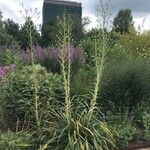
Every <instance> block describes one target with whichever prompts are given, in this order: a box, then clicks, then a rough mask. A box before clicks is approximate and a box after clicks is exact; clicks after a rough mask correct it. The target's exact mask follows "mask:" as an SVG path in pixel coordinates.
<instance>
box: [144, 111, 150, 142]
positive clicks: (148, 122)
mask: <svg viewBox="0 0 150 150" xmlns="http://www.w3.org/2000/svg"><path fill="white" fill-rule="evenodd" d="M143 125H144V127H145V130H144V137H145V139H147V140H150V111H149V112H148V111H144V112H143Z"/></svg>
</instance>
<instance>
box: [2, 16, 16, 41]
mask: <svg viewBox="0 0 150 150" xmlns="http://www.w3.org/2000/svg"><path fill="white" fill-rule="evenodd" d="M4 27H5V30H6V33H7V34H9V35H11V36H13V37H14V38H15V39H16V40H17V41H18V40H19V25H18V24H17V23H15V22H14V21H13V20H10V19H7V20H5V22H4Z"/></svg>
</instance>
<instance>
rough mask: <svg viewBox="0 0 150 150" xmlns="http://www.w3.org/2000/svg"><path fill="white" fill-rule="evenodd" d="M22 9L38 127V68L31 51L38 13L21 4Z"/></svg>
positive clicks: (36, 10)
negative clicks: (34, 25) (34, 23)
mask: <svg viewBox="0 0 150 150" xmlns="http://www.w3.org/2000/svg"><path fill="white" fill-rule="evenodd" d="M21 6H22V8H23V11H20V13H21V14H22V17H23V18H24V20H25V21H28V25H27V27H26V28H25V31H26V35H24V36H26V38H28V41H26V42H27V43H26V44H27V45H28V47H29V50H30V54H31V61H32V67H33V72H32V75H31V80H32V81H33V87H32V89H33V91H34V93H33V94H34V100H35V103H34V104H35V110H34V113H35V119H36V125H37V126H38V127H39V126H40V117H39V108H38V107H39V104H40V102H39V98H38V80H37V79H36V76H37V74H38V69H39V68H38V67H37V66H36V65H35V63H34V49H33V44H34V42H33V41H34V36H33V31H32V26H33V24H32V19H33V18H34V19H36V21H37V20H38V18H39V12H38V9H37V8H35V10H32V9H29V10H27V9H26V8H25V7H24V5H23V4H21Z"/></svg>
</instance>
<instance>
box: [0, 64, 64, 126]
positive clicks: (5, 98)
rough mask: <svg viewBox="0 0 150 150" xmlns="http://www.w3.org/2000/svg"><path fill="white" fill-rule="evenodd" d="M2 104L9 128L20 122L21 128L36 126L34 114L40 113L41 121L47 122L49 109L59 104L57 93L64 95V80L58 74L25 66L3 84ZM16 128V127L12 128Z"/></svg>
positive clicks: (3, 81)
mask: <svg viewBox="0 0 150 150" xmlns="http://www.w3.org/2000/svg"><path fill="white" fill-rule="evenodd" d="M0 83H1V101H0V105H1V106H2V109H3V113H4V114H3V116H4V118H3V119H4V120H5V122H6V124H7V125H8V126H9V127H11V128H15V124H14V123H15V122H16V121H17V120H18V119H19V123H20V126H22V125H23V122H24V123H25V124H26V123H27V122H26V121H29V120H30V121H31V122H30V121H29V122H28V125H31V124H32V127H33V126H34V124H35V121H36V120H35V114H36V113H37V112H36V111H38V113H39V115H40V117H41V120H42V119H44V118H45V119H48V120H49V114H48V113H47V112H48V109H50V107H51V105H52V104H56V103H57V101H56V97H57V92H58V93H59V94H60V91H61V87H62V86H61V77H60V76H59V75H57V74H55V75H53V74H52V73H47V71H46V70H45V68H42V67H41V66H40V65H35V66H25V67H23V68H22V69H20V70H16V72H13V73H10V74H8V75H7V76H6V77H5V78H3V79H2V80H1V82H0ZM34 83H36V88H37V91H36V92H37V93H36V97H37V99H36V100H38V101H37V105H38V109H37V108H36V101H35V99H34V98H35V91H34V90H35V89H34V88H35V87H34ZM12 126H13V127H12Z"/></svg>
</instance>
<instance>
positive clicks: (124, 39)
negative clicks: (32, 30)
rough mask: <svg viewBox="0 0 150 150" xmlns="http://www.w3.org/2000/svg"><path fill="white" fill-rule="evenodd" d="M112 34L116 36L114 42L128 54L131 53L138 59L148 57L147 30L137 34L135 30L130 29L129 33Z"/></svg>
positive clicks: (149, 51) (149, 47) (149, 55)
mask: <svg viewBox="0 0 150 150" xmlns="http://www.w3.org/2000/svg"><path fill="white" fill-rule="evenodd" d="M114 34H115V36H116V38H117V40H116V41H117V42H116V44H117V45H118V46H120V47H121V48H122V49H124V50H125V51H127V52H128V53H129V54H130V55H133V56H135V57H137V58H138V59H147V58H148V59H149V58H150V45H149V39H150V33H149V32H144V33H142V34H138V33H137V32H136V31H132V32H130V34H120V33H114Z"/></svg>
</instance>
